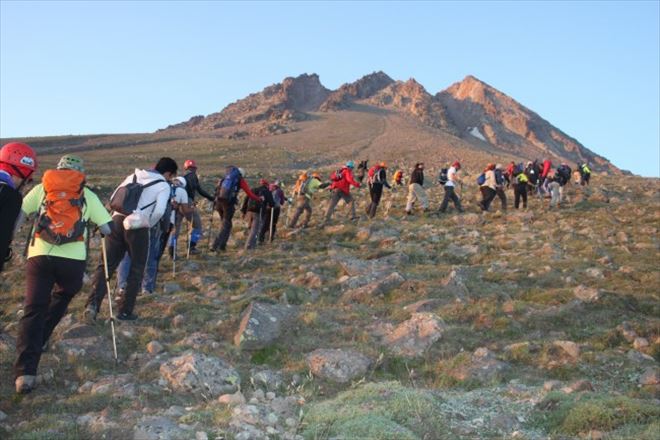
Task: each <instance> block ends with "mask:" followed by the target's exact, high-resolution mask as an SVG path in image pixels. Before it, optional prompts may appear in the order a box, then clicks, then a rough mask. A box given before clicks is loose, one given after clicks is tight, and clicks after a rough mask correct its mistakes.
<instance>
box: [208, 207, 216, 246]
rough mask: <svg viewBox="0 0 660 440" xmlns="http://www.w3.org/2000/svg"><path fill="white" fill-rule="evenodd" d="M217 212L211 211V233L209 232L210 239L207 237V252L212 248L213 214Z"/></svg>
mask: <svg viewBox="0 0 660 440" xmlns="http://www.w3.org/2000/svg"><path fill="white" fill-rule="evenodd" d="M214 213H215V211H211V220H210V221H209V232H208V237H206V251H207V252H208V250H209V249H210V248H211V233H212V231H213V214H214Z"/></svg>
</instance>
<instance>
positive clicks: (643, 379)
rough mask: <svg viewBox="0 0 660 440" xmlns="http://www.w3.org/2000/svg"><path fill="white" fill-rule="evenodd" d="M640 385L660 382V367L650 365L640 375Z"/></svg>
mask: <svg viewBox="0 0 660 440" xmlns="http://www.w3.org/2000/svg"><path fill="white" fill-rule="evenodd" d="M639 384H640V385H658V384H660V369H658V367H655V366H654V367H648V368H646V369H645V370H644V373H642V375H641V376H640V377H639Z"/></svg>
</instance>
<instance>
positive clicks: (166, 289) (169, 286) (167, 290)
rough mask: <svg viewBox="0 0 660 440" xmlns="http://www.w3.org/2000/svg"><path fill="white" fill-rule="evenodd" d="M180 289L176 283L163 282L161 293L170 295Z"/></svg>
mask: <svg viewBox="0 0 660 440" xmlns="http://www.w3.org/2000/svg"><path fill="white" fill-rule="evenodd" d="M180 291H181V286H179V285H178V284H177V283H165V284H164V285H163V293H164V294H165V295H172V294H174V293H177V292H180Z"/></svg>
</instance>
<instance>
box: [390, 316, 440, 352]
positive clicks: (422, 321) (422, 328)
mask: <svg viewBox="0 0 660 440" xmlns="http://www.w3.org/2000/svg"><path fill="white" fill-rule="evenodd" d="M444 330H445V325H444V323H443V322H442V320H441V319H440V318H439V317H437V316H436V315H434V314H433V313H413V315H412V317H411V318H410V319H409V320H407V321H404V322H402V323H401V324H399V325H398V326H397V327H396V328H395V329H394V330H392V332H390V333H389V334H386V335H385V337H384V338H383V343H384V344H385V345H387V346H388V347H389V349H390V350H391V351H392V352H393V353H395V354H397V355H400V356H405V357H415V356H421V355H422V354H423V353H424V352H425V351H426V350H428V349H429V347H431V345H433V343H434V342H435V341H437V340H438V339H440V337H441V336H442V333H443V331H444Z"/></svg>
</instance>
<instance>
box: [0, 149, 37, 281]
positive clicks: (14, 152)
mask: <svg viewBox="0 0 660 440" xmlns="http://www.w3.org/2000/svg"><path fill="white" fill-rule="evenodd" d="M35 171H37V155H36V154H35V152H34V150H33V149H32V147H30V146H29V145H27V144H23V143H20V142H10V143H8V144H6V145H4V146H3V147H2V149H0V273H1V272H2V269H3V267H4V265H5V263H6V262H8V261H9V260H11V258H12V256H13V251H12V249H11V242H12V238H13V236H14V229H15V226H16V223H17V220H18V218H19V216H20V213H21V205H22V203H23V198H22V197H23V196H22V194H21V190H22V189H23V186H24V185H25V183H27V182H28V181H29V180H30V179H31V177H32V175H33V174H34V173H35Z"/></svg>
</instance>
